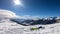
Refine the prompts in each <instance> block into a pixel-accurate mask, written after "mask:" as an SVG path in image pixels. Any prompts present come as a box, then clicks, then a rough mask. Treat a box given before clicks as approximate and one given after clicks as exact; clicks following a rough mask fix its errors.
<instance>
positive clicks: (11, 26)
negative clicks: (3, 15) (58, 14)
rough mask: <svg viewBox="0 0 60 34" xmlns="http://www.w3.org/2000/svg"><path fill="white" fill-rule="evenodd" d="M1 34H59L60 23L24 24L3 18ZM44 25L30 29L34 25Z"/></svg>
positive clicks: (0, 24) (0, 26)
mask: <svg viewBox="0 0 60 34" xmlns="http://www.w3.org/2000/svg"><path fill="white" fill-rule="evenodd" d="M0 22H1V23H0V34H59V33H60V23H55V24H51V25H34V26H22V25H20V24H17V23H16V22H12V21H10V20H9V19H3V20H1V21H0ZM39 26H43V27H45V29H39V30H32V31H31V30H30V28H33V27H36V28H37V27H39Z"/></svg>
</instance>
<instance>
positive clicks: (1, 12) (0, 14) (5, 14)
mask: <svg viewBox="0 0 60 34" xmlns="http://www.w3.org/2000/svg"><path fill="white" fill-rule="evenodd" d="M0 17H5V18H19V19H33V20H38V19H39V16H30V15H24V16H18V15H16V13H14V12H12V11H9V10H0Z"/></svg>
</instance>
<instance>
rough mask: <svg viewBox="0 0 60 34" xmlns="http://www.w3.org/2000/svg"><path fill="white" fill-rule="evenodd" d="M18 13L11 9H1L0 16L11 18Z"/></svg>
mask: <svg viewBox="0 0 60 34" xmlns="http://www.w3.org/2000/svg"><path fill="white" fill-rule="evenodd" d="M15 16H16V14H15V13H14V12H12V11H9V10H1V9H0V17H6V18H11V17H15Z"/></svg>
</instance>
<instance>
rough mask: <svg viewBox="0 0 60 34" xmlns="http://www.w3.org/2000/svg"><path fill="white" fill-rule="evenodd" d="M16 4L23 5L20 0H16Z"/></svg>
mask: <svg viewBox="0 0 60 34" xmlns="http://www.w3.org/2000/svg"><path fill="white" fill-rule="evenodd" d="M14 4H15V5H21V6H22V3H21V1H20V0H14Z"/></svg>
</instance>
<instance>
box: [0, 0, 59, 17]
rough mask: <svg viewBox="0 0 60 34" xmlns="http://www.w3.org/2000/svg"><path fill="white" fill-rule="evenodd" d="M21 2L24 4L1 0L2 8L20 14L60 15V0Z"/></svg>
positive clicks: (29, 0) (11, 0)
mask: <svg viewBox="0 0 60 34" xmlns="http://www.w3.org/2000/svg"><path fill="white" fill-rule="evenodd" d="M21 3H22V4H23V5H24V6H20V5H14V2H13V0H0V9H6V10H10V11H13V12H15V13H16V14H17V15H20V16H24V15H30V16H40V17H42V16H43V17H49V16H60V1H59V0H21Z"/></svg>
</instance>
